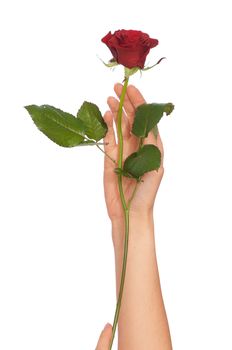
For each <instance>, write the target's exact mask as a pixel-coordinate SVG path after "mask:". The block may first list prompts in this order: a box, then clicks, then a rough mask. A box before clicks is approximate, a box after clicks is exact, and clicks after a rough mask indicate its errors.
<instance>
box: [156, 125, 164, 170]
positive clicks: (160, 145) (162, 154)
mask: <svg viewBox="0 0 232 350" xmlns="http://www.w3.org/2000/svg"><path fill="white" fill-rule="evenodd" d="M157 147H158V148H159V150H160V152H161V166H162V167H163V166H164V147H163V142H162V139H161V137H160V133H159V130H158V135H157Z"/></svg>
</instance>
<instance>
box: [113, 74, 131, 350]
mask: <svg viewBox="0 0 232 350" xmlns="http://www.w3.org/2000/svg"><path fill="white" fill-rule="evenodd" d="M128 82H129V77H125V79H124V85H123V89H122V94H121V96H120V103H119V109H118V120H117V133H118V143H119V159H118V168H120V169H122V162H123V136H122V109H123V103H124V99H125V95H126V89H127V86H128ZM118 187H119V193H120V198H121V202H122V206H123V211H124V219H125V240H124V253H123V265H122V273H121V281H120V288H119V294H118V300H117V306H116V310H115V315H114V323H113V330H112V337H111V341H110V347H109V350H111V349H112V345H113V341H114V336H115V332H116V328H117V323H118V318H119V312H120V308H121V302H122V294H123V288H124V282H125V276H126V263H127V253H128V241H129V208H128V207H127V204H126V200H125V197H124V193H123V187H122V174H120V173H119V174H118Z"/></svg>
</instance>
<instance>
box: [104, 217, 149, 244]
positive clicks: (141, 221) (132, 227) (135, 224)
mask: <svg viewBox="0 0 232 350" xmlns="http://www.w3.org/2000/svg"><path fill="white" fill-rule="evenodd" d="M111 227H112V239H113V245H114V249H117V250H118V249H123V247H124V238H125V221H124V216H123V217H119V218H114V219H112V220H111ZM129 232H130V238H129V239H132V238H133V237H134V238H135V239H139V238H140V237H141V236H147V235H152V236H153V235H154V218H153V210H149V211H144V212H141V213H134V212H132V211H130V213H129Z"/></svg>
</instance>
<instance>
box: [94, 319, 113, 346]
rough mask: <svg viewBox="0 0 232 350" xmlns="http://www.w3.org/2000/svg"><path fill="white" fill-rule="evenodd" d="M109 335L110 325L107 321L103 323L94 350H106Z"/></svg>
mask: <svg viewBox="0 0 232 350" xmlns="http://www.w3.org/2000/svg"><path fill="white" fill-rule="evenodd" d="M111 335H112V326H111V325H110V324H109V323H107V324H106V325H105V328H104V329H103V331H102V332H101V335H100V338H99V340H98V343H97V347H96V350H108V349H109V346H110V340H111Z"/></svg>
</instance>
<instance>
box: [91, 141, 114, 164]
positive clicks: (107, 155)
mask: <svg viewBox="0 0 232 350" xmlns="http://www.w3.org/2000/svg"><path fill="white" fill-rule="evenodd" d="M96 146H97V148H99V149H100V151H102V152H103V153H105V155H106V157H108V158H109V159H111V160H112V162H114V163H116V161H115V160H114V159H113V158H112V157H111V156H110V155H109V154H108V153H106V152H105V151H103V149H101V147H100V146H99V145H98V144H97V143H96Z"/></svg>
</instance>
